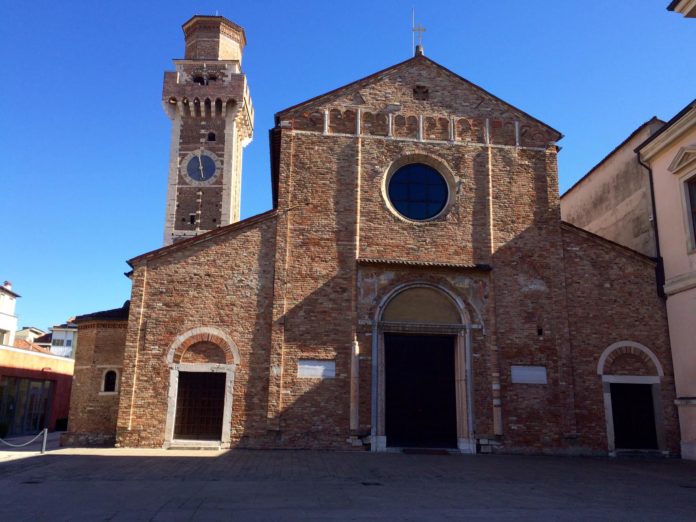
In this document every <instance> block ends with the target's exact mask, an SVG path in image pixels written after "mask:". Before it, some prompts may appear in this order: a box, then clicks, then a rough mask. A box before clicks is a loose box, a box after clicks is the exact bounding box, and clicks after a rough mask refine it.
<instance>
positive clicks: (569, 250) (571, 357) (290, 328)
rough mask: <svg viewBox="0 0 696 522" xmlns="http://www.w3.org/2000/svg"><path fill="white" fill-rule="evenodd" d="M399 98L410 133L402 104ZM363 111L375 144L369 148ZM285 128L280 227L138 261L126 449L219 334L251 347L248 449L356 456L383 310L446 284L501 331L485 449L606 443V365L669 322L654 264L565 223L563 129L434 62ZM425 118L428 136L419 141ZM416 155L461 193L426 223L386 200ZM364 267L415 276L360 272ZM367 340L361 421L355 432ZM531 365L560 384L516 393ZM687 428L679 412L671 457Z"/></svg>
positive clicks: (321, 106) (486, 384)
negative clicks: (195, 341)
mask: <svg viewBox="0 0 696 522" xmlns="http://www.w3.org/2000/svg"><path fill="white" fill-rule="evenodd" d="M417 86H425V87H427V91H428V99H427V100H422V99H416V98H415V96H414V88H415V87H417ZM419 92H422V90H421V91H419ZM397 102H398V103H399V104H400V112H399V114H398V115H397V116H396V117H395V118H393V120H394V121H393V124H394V128H393V134H394V135H395V136H397V137H398V138H399V139H394V138H390V137H387V136H386V133H387V132H388V130H387V127H386V126H385V117H386V109H385V107H386V106H387V105H388V104H393V103H397ZM358 107H359V110H360V122H361V126H360V128H361V130H362V129H365V135H364V136H357V135H354V134H355V133H356V129H357V124H358V118H359V116H358ZM327 113H328V114H329V115H330V118H331V120H330V121H329V125H328V128H329V133H328V134H323V130H324V119H323V118H324V117H325V114H327ZM368 115H369V116H368ZM363 118H364V119H363ZM279 119H280V121H281V126H280V128H281V130H280V131H279V132H280V152H279V154H280V158H279V169H278V174H279V178H278V187H277V188H278V205H277V207H278V212H277V214H273V217H272V218H271V217H267V218H263V219H259V220H257V221H253V222H252V223H251V224H248V225H245V224H244V223H240V224H239V226H237V225H232V226H231V227H230V228H227V229H224V230H223V231H221V232H220V233H215V234H214V235H209V236H207V237H204V238H199V240H195V241H189V242H186V243H184V244H181V245H179V246H176V245H175V248H170V249H167V250H164V251H162V252H161V253H157V252H155V253H153V255H152V256H150V257H147V256H146V257H145V258H141V259H139V260H137V261H136V262H135V267H134V274H133V294H132V303H131V316H130V319H129V326H128V335H127V340H126V351H125V364H124V371H123V378H122V393H121V395H122V400H121V405H120V408H119V416H118V429H117V432H118V435H117V439H118V443H119V444H120V445H136V446H152V447H157V446H161V445H162V444H163V441H164V424H165V415H166V411H167V394H168V388H169V367H168V365H167V361H166V358H167V353H168V350H169V349H170V347H171V346H172V344H173V343H174V342H175V340H176V339H177V338H178V337H179V336H181V335H182V334H184V333H185V332H187V331H189V330H191V329H193V328H196V327H200V326H214V327H216V328H219V329H221V330H223V331H224V332H226V333H227V334H228V335H229V336H230V337H231V338H232V339H233V340H234V342H235V344H236V345H237V347H238V348H239V351H240V354H241V361H240V364H239V365H238V368H237V373H236V378H235V386H234V392H233V396H234V399H233V400H234V405H233V412H232V444H233V445H240V446H248V447H292V448H300V447H302V448H304V447H315V448H316V447H322V448H349V447H351V446H350V441H349V437H350V436H351V435H365V434H367V433H369V431H370V429H371V405H370V395H371V387H372V383H371V377H370V375H371V346H372V337H371V336H372V321H373V320H374V319H375V314H376V306H377V304H378V303H379V302H380V300H381V299H383V298H384V296H385V295H387V293H388V292H389V291H390V290H392V289H394V288H395V287H396V286H398V285H400V284H408V283H414V282H429V283H431V284H435V285H439V286H441V287H443V288H447V289H448V290H449V291H450V292H451V293H452V294H453V295H456V296H458V297H459V298H460V299H461V300H462V301H463V302H464V303H466V304H465V307H467V310H468V313H469V315H470V317H471V320H472V322H473V321H475V323H476V324H479V325H480V326H481V329H478V330H474V331H473V334H472V349H473V361H474V363H473V365H474V366H473V373H474V382H473V386H474V396H473V410H474V417H475V423H476V435H477V436H478V437H479V438H486V439H489V438H490V439H493V440H495V441H496V442H497V443H498V445H499V446H498V448H499V449H500V450H503V451H524V452H560V451H569V450H572V451H584V452H601V451H602V450H606V447H607V444H606V432H605V422H604V413H603V409H602V408H603V398H602V396H601V382H600V381H598V376H597V375H596V364H597V360H598V358H599V356H600V355H601V353H602V351H603V350H604V348H606V347H607V346H609V345H610V344H611V343H612V342H615V341H617V340H621V339H624V338H631V339H634V340H637V341H638V342H644V344H646V346H650V347H651V348H652V347H653V346H654V347H655V353H657V354H658V357H660V360H663V359H669V357H668V354H667V352H666V350H667V348H666V347H667V344H666V342H667V340H666V322H665V318H664V309H663V308H660V307H661V306H663V304H662V303H661V302H660V301H658V300H656V298H654V296H653V294H654V286H653V277H654V276H653V273H652V272H651V270H652V267H651V263H649V262H646V261H645V260H644V259H642V258H641V259H638V258H635V257H631V255H632V254H629V255H628V257H627V254H625V253H624V252H619V251H617V248H618V247H616V246H614V245H607V244H604V243H602V244H598V243H596V241H594V240H589V239H588V240H587V241H585V239H584V238H583V237H582V236H578V237H579V239H578V238H575V236H573V237H570V235H569V234H570V232H568V231H567V230H565V229H564V228H563V226H562V225H561V222H560V213H559V205H558V186H557V172H556V149H555V146H553V144H550V142H552V141H553V140H554V139H557V137H558V136H557V134H556V133H555V132H554V131H552V130H551V129H548V128H546V127H544V126H542V125H541V124H540V123H539V122H537V121H536V120H534V119H532V118H530V117H529V116H527V115H525V114H524V113H522V112H521V111H519V110H517V109H514V108H512V107H510V106H508V105H505V104H504V103H502V102H501V101H499V100H497V99H495V98H494V97H492V96H491V95H488V94H486V93H485V92H483V91H481V90H480V89H478V88H476V87H474V86H472V85H470V84H468V83H467V82H464V81H462V80H461V79H459V78H456V77H454V76H453V75H452V74H450V73H448V72H446V71H444V70H442V69H441V68H439V67H437V66H435V65H433V64H431V63H429V62H428V61H426V60H425V59H420V58H419V59H415V60H413V61H411V62H409V64H408V65H404V66H401V67H398V68H397V69H395V70H392V71H388V72H387V73H384V74H383V75H382V76H380V77H377V78H372V79H371V80H370V81H369V82H365V83H362V84H359V85H357V86H350V87H349V88H347V89H344V90H341V91H337V92H335V93H332V94H329V95H327V96H325V97H322V98H320V99H318V100H315V101H313V102H311V103H309V104H304V105H302V106H299V107H297V108H294V109H290V110H289V111H285V112H283V113H280V115H279ZM402 120H403V121H402ZM421 121H423V127H422V129H423V137H424V138H425V140H426V141H419V140H418V138H419V133H420V128H421V123H420V122H421ZM288 122H289V125H288ZM387 122H388V118H387ZM445 122H448V126H447V140H445V129H446V127H445ZM451 129H454V133H452V131H451ZM450 138H451V139H450ZM427 140H431V141H427ZM432 140H437V141H432ZM486 141H487V142H486ZM517 145H519V146H517ZM404 158H408V159H409V160H411V161H426V162H431V163H432V164H435V165H437V166H438V167H439V168H441V169H442V172H443V173H444V174H445V175H446V176H447V177H448V179H449V181H450V187H451V190H452V199H451V202H450V206H449V207H448V209H447V210H446V211H445V212H444V213H443V214H442V215H441V216H439V217H437V218H435V219H433V220H432V221H429V222H422V223H413V222H409V221H408V220H405V219H403V218H401V217H399V216H397V215H395V214H394V213H393V212H392V211H391V210H390V208H389V205H388V203H387V201H386V200H385V197H384V195H383V188H384V186H385V183H386V181H385V180H386V178H387V176H388V175H389V173H390V171H391V169H392V167H393V165H394V164H395V162H398V161H404ZM576 235H577V234H576ZM364 258H370V259H384V260H393V261H397V262H398V263H401V264H397V265H395V266H385V265H369V266H368V265H359V264H358V262H357V260H358V259H364ZM627 259H628V261H627ZM408 262H415V263H421V264H422V263H429V262H431V263H443V262H444V263H451V264H454V265H457V267H452V268H432V267H431V268H427V267H423V266H422V265H421V267H417V266H409V265H407V264H404V263H408ZM588 263H590V265H589V266H587V264H588ZM592 263H594V264H592ZM477 264H479V265H480V264H488V265H491V266H492V271H490V272H488V271H485V270H482V269H481V268H474V265H477ZM614 264H616V265H617V266H616V267H615V266H614ZM466 265H471V266H472V268H466V267H465V266H466ZM564 267H565V268H564ZM613 271H616V274H617V276H618V275H619V274H621V275H623V277H624V279H623V284H622V285H619V284H618V281H617V282H615V283H612V281H613V280H612V279H611V277H609V284H610V285H611V286H610V287H605V284H606V283H607V274H612V273H614V272H613ZM626 273H628V274H630V278H629V280H628V281H627V279H626ZM606 288H609V290H606ZM602 289H605V290H602ZM601 292H604V294H602V293H601ZM605 296H606V297H605ZM619 302H621V303H623V302H631V303H633V302H637V303H643V304H640V305H639V306H638V308H639V310H638V312H637V314H634V313H633V310H634V308H635V307H633V306H625V305H624V306H623V308H622V309H621V310H620V311H619V310H615V308H618V306H619V305H618V303H619ZM595 315H596V316H597V319H598V320H597V321H595V322H593V321H592V320H591V319H593V318H594V317H595ZM637 321H638V322H640V321H644V323H641V325H638V324H637ZM655 332H657V333H655ZM631 335H632V336H633V337H631ZM589 339H591V341H589ZM640 339H643V341H640ZM354 341H357V343H358V347H359V356H360V362H359V368H360V378H359V381H358V388H359V394H358V396H359V399H358V411H359V415H358V426H357V427H356V430H353V431H351V427H350V423H349V421H350V397H351V383H350V377H351V375H350V372H351V353H352V349H353V343H354ZM184 356H186V355H185V354H184ZM206 357H207V355H206ZM302 359H320V360H326V359H328V360H333V361H335V364H336V377H335V378H333V379H308V378H301V377H298V364H299V361H300V360H302ZM191 360H192V361H193V360H196V361H198V360H199V359H197V358H194V359H191ZM201 360H202V359H201ZM513 364H521V365H541V366H544V367H546V369H547V373H548V384H547V385H521V384H513V383H512V382H511V376H510V367H511V366H512V365H513ZM613 364H614V363H613ZM615 364H616V365H617V368H619V365H621V364H623V366H621V368H623V370H621V371H629V370H633V369H634V368H635V361H634V362H630V361H626V362H621V361H619V360H617V361H616V363H615ZM663 364H664V366H665V368H666V369H667V368H668V367H669V361H668V360H665V361H664V362H663ZM593 365H594V366H593ZM616 371H619V370H618V369H617V370H616ZM669 375H670V376H671V370H670V372H669ZM670 379H671V377H666V378H665V380H664V387H665V392H664V393H665V396H664V401H663V404H665V405H670V404H672V403H671V401H670V400H669V393H670V392H669V389H670V382H671V381H670ZM598 383H599V384H598ZM665 407H666V412H667V413H670V411H669V408H670V406H665ZM672 409H673V408H672ZM673 422H674V417H673V415H672V414H671V413H670V415H667V416H666V424H668V426H667V431H668V440H669V441H670V448H671V447H673V446H672V444H673V440H674V433H675V431H674V426H673ZM356 432H357V433H356Z"/></svg>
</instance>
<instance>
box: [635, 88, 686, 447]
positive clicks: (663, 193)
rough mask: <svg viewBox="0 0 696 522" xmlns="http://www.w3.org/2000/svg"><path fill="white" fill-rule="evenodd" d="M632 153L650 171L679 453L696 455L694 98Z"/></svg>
mask: <svg viewBox="0 0 696 522" xmlns="http://www.w3.org/2000/svg"><path fill="white" fill-rule="evenodd" d="M636 152H637V153H638V155H639V157H640V160H641V161H642V162H644V163H645V164H646V165H648V166H649V168H650V170H651V171H652V178H653V186H654V195H655V208H656V213H657V231H658V238H659V251H660V253H661V255H662V258H663V262H664V273H665V285H664V290H665V294H666V296H667V316H668V321H669V334H670V339H671V344H672V359H673V361H674V376H675V384H676V388H677V400H676V403H677V406H678V408H679V422H680V426H681V439H682V442H681V447H682V448H681V449H682V456H683V457H684V458H689V459H696V100H694V101H692V102H691V103H689V104H688V105H687V106H686V107H685V108H684V109H683V110H682V111H681V112H679V114H677V115H676V116H675V117H674V118H672V119H671V120H670V121H669V122H667V124H666V125H665V126H664V127H662V129H661V130H660V131H659V132H657V133H655V134H653V135H652V136H651V137H650V138H649V139H648V140H647V141H645V142H644V143H643V144H642V145H640V146H639V147H638V149H637V150H636Z"/></svg>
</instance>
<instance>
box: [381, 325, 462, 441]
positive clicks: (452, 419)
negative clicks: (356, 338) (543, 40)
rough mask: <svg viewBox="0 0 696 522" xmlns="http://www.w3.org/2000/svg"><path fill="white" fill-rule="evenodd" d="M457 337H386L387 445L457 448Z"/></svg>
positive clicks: (389, 335)
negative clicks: (455, 352)
mask: <svg viewBox="0 0 696 522" xmlns="http://www.w3.org/2000/svg"><path fill="white" fill-rule="evenodd" d="M455 341H456V337H455V336H453V335H411V334H393V333H385V334H384V354H385V356H384V364H385V368H384V374H385V405H384V407H385V410H384V411H385V432H386V433H385V435H386V437H387V446H391V447H417V448H456V447H457V405H456V390H455V358H454V350H455Z"/></svg>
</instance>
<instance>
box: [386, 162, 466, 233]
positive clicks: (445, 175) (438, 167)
mask: <svg viewBox="0 0 696 522" xmlns="http://www.w3.org/2000/svg"><path fill="white" fill-rule="evenodd" d="M414 163H422V164H423V165H427V166H428V167H431V168H433V169H435V171H436V172H437V173H438V174H440V176H442V179H444V180H445V184H446V185H447V201H446V202H445V205H444V206H443V207H442V210H440V212H438V213H437V214H435V215H434V216H432V217H429V218H427V219H413V218H410V217H408V216H405V215H403V214H402V213H401V212H399V211H398V210H397V209H396V207H394V205H393V204H392V202H391V200H390V199H389V182H390V181H391V179H392V176H393V175H394V174H396V172H397V171H398V170H399V169H400V168H401V167H405V166H407V165H412V164H414ZM456 194H457V180H456V178H455V175H454V172H452V169H450V168H449V166H448V165H447V164H446V163H445V162H444V161H442V160H441V159H439V158H436V157H434V156H429V155H427V154H408V155H406V156H402V157H400V158H399V159H397V160H395V161H393V162H392V163H391V165H389V167H388V168H387V170H386V171H385V173H384V176H382V199H383V200H384V203H385V204H386V206H387V209H388V210H389V212H391V213H392V214H393V215H394V216H396V217H397V218H399V219H400V220H401V221H403V222H405V223H412V224H415V225H424V224H427V223H431V222H433V221H437V220H438V219H440V218H442V217H443V216H444V215H446V214H447V213H448V212H449V210H450V209H451V208H452V205H454V200H455V196H456Z"/></svg>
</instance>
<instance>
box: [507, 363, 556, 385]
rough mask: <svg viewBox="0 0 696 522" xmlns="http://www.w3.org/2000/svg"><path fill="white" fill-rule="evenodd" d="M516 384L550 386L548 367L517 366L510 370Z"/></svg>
mask: <svg viewBox="0 0 696 522" xmlns="http://www.w3.org/2000/svg"><path fill="white" fill-rule="evenodd" d="M510 373H511V374H512V382H513V383H514V384H548V380H547V378H546V366H516V365H513V366H512V368H511V369H510Z"/></svg>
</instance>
